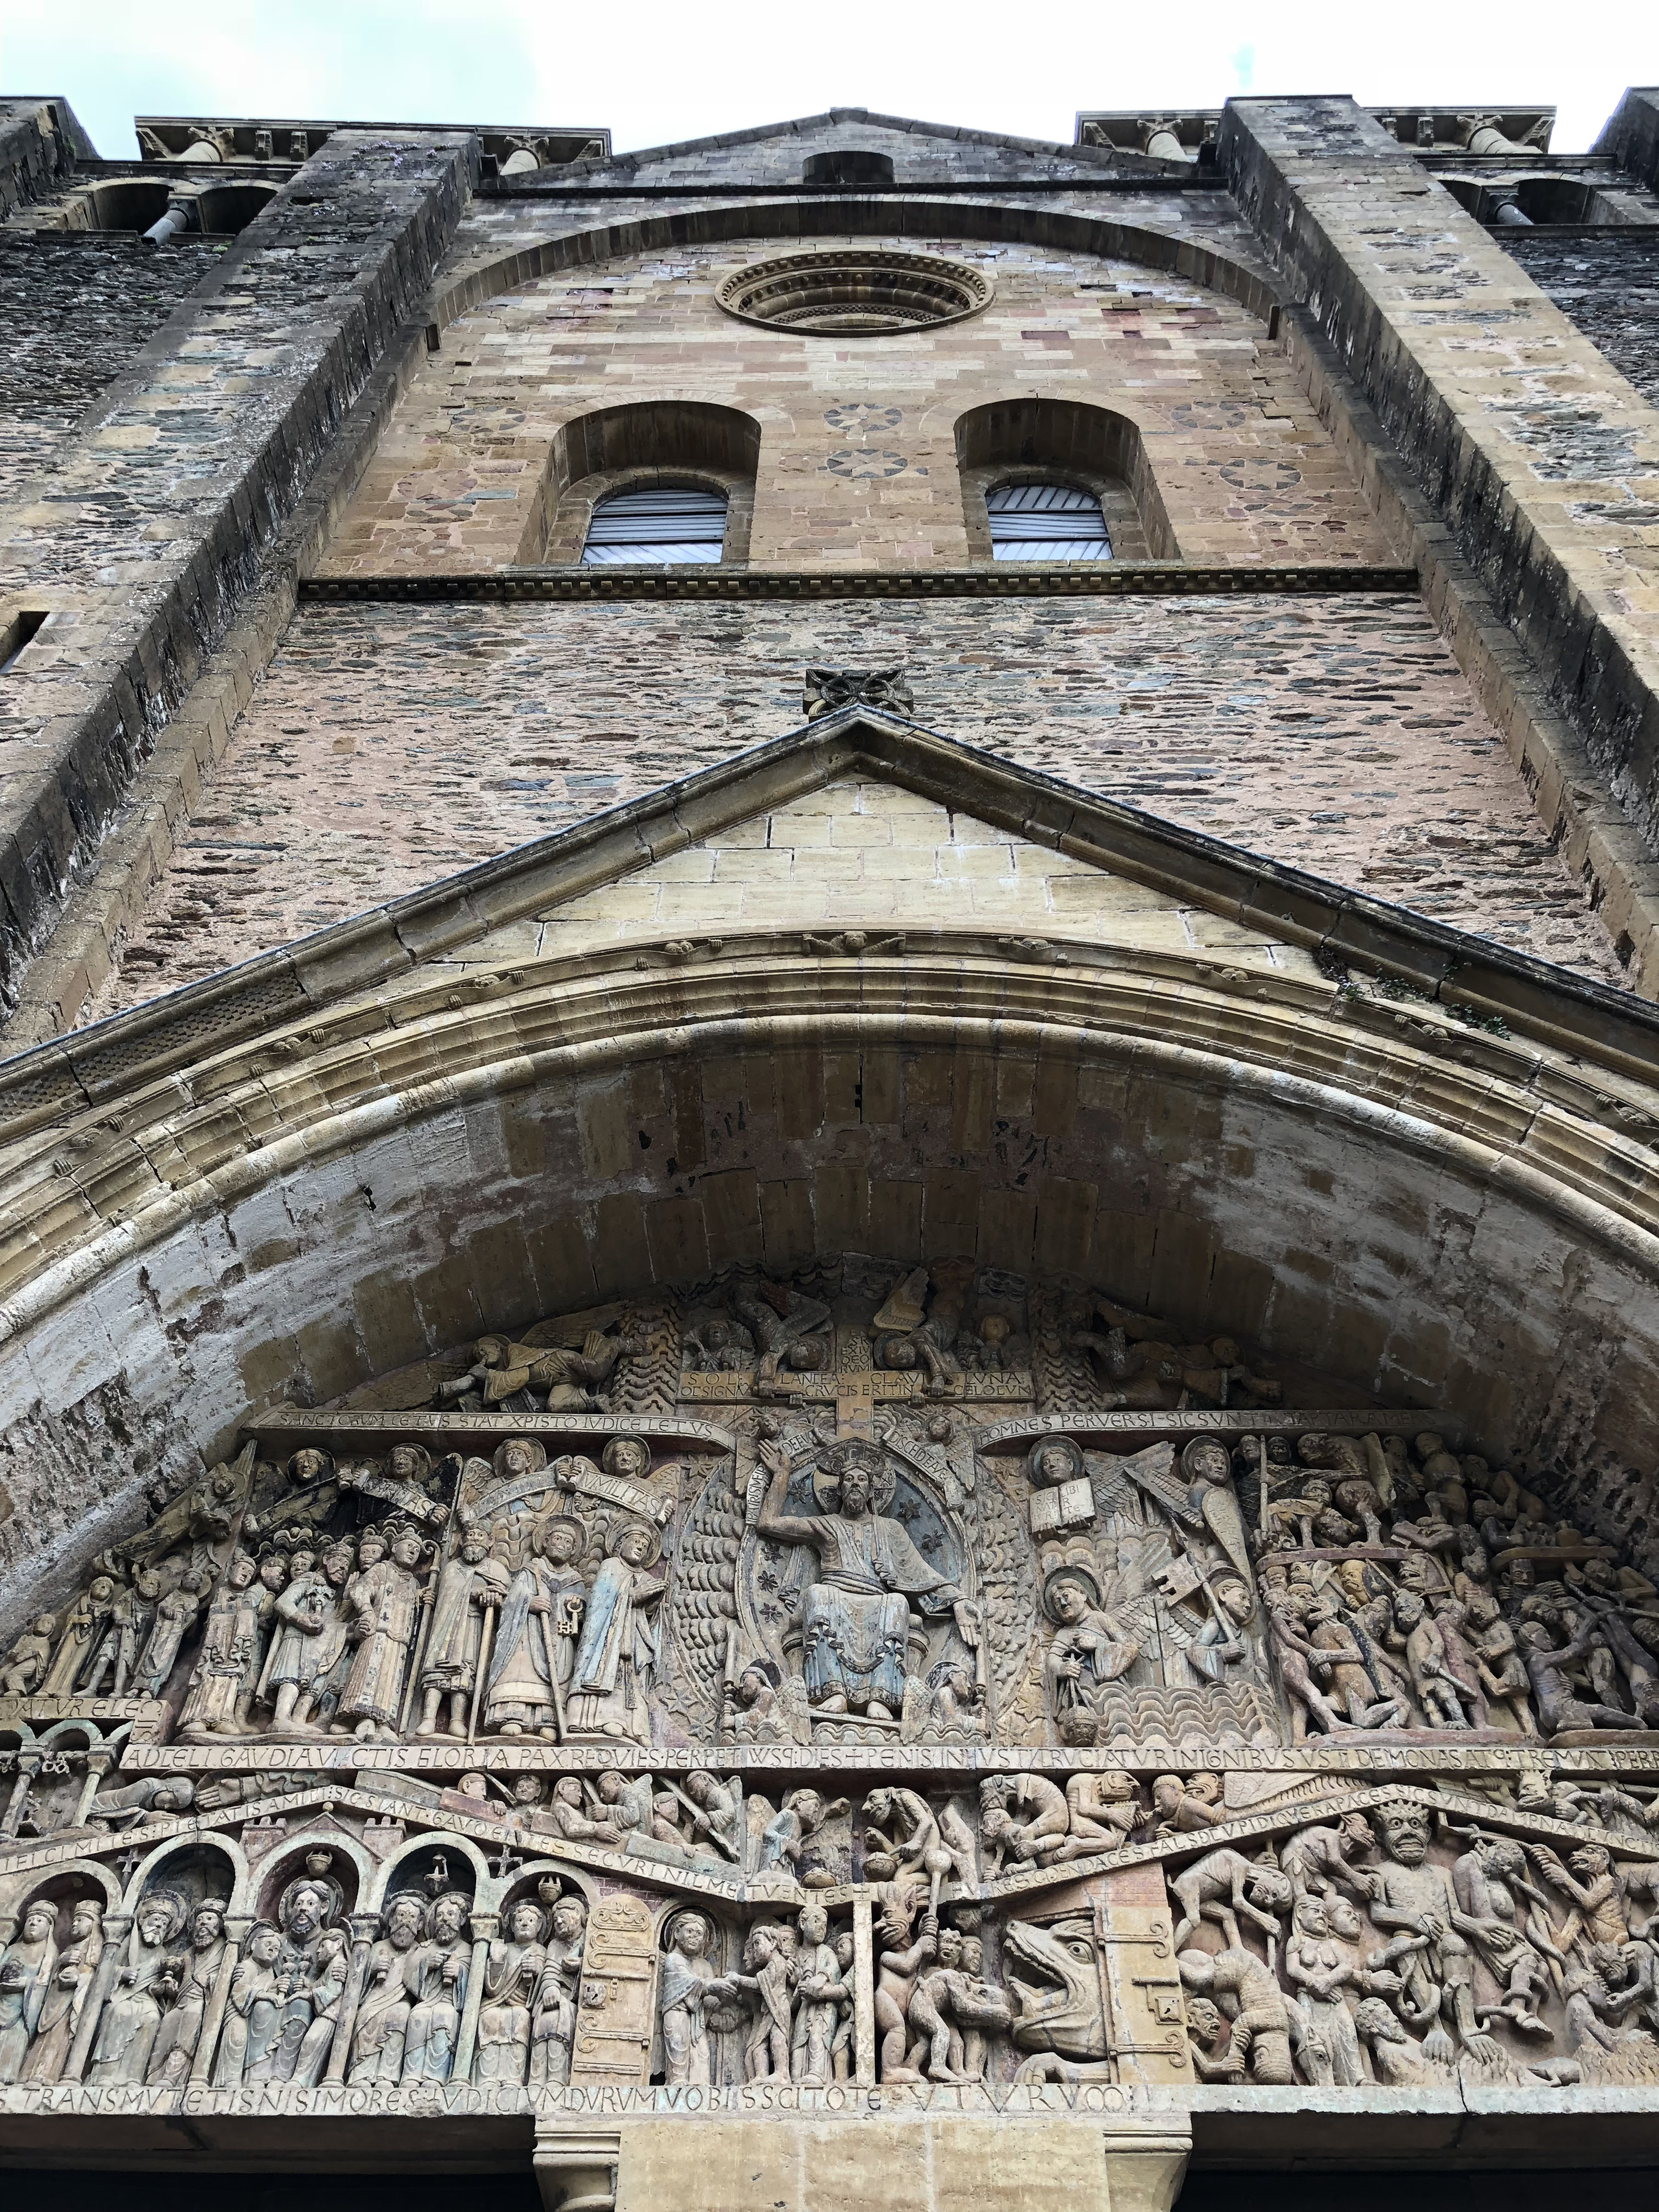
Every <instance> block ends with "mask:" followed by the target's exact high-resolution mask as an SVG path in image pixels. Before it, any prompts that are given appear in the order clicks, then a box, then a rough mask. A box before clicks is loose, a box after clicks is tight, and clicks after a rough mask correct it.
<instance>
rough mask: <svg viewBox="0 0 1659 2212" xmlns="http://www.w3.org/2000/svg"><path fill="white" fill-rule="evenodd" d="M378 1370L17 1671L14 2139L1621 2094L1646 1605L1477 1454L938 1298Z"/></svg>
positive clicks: (1230, 1352) (802, 1303)
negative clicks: (205, 2113) (221, 2104)
mask: <svg viewBox="0 0 1659 2212" xmlns="http://www.w3.org/2000/svg"><path fill="white" fill-rule="evenodd" d="M1296 1371H1297V1373H1299V1374H1303V1375H1305V1374H1306V1372H1307V1371H1308V1370H1305V1369H1302V1370H1296ZM418 1373H419V1376H420V1379H419V1381H418V1383H416V1384H413V1385H411V1387H410V1391H408V1392H405V1393H403V1394H401V1395H404V1396H405V1397H408V1398H410V1400H411V1402H408V1403H404V1404H399V1403H397V1402H395V1401H397V1400H398V1397H399V1395H400V1393H399V1391H398V1389H397V1388H396V1387H395V1385H392V1384H389V1383H380V1384H377V1385H376V1386H375V1387H374V1390H373V1391H372V1392H368V1393H364V1394H363V1395H362V1402H361V1403H354V1402H353V1401H351V1400H349V1399H348V1400H346V1401H342V1402H341V1404H339V1405H338V1406H337V1407H331V1408H325V1409H322V1410H319V1411H306V1410H301V1409H283V1410H281V1411H279V1412H278V1413H276V1414H275V1415H271V1416H269V1417H266V1418H264V1419H261V1420H258V1421H257V1422H254V1423H252V1424H251V1425H249V1427H248V1429H247V1430H246V1432H245V1438H244V1442H243V1446H242V1449H241V1450H240V1453H239V1454H238V1455H237V1456H236V1457H235V1458H234V1459H233V1460H230V1461H228V1462H224V1463H222V1464H221V1465H217V1466H215V1467H212V1468H206V1469H204V1470H203V1471H202V1472H201V1473H200V1474H197V1475H196V1476H195V1477H194V1478H192V1479H191V1480H189V1481H187V1482H186V1483H185V1485H184V1486H182V1487H180V1488H179V1489H177V1490H176V1491H174V1492H173V1493H172V1494H170V1495H157V1496H155V1498H153V1499H152V1500H151V1506H150V1510H149V1516H148V1518H147V1520H146V1522H145V1525H144V1526H143V1528H141V1529H140V1530H139V1531H138V1532H137V1533H136V1534H133V1535H131V1536H130V1537H128V1538H126V1539H125V1540H124V1541H121V1542H118V1543H117V1544H114V1545H112V1547H109V1548H108V1549H107V1550H106V1551H105V1552H103V1553H100V1555H99V1556H98V1557H97V1558H96V1559H94V1560H93V1561H92V1562H91V1563H90V1565H89V1566H88V1570H87V1571H86V1573H85V1575H84V1576H83V1577H82V1583H81V1586H80V1588H79V1589H78V1591H77V1592H76V1595H75V1596H74V1598H73V1599H72V1601H70V1603H69V1604H68V1605H67V1606H61V1605H60V1606H58V1607H52V1608H51V1609H49V1610H48V1609H42V1610H40V1611H38V1612H36V1613H34V1614H33V1616H32V1617H29V1618H27V1619H26V1620H23V1621H22V1622H21V1625H20V1626H18V1628H17V1630H16V1632H15V1634H14V1635H13V1636H12V1638H11V1640H10V1642H9V1647H8V1648H7V1650H6V1651H5V1654H4V1656H3V1657H0V1769H3V1773H0V1789H3V1790H4V1793H5V1796H4V1809H3V1814H0V1947H3V1948H0V2097H3V2098H4V2099H5V2100H8V2102H10V2103H18V2104H20V2106H21V2107H27V2108H30V2109H33V2107H34V2106H38V2105H39V2104H40V2103H41V2102H42V2100H46V2101H48V2102H50V2101H52V2100H56V2101H57V2102H58V2103H59V2104H61V2103H63V2101H64V2100H70V2102H71V2103H73V2102H74V2101H75V2100H92V2101H93V2102H94V2104H96V2102H97V2100H100V2099H102V2100H107V2099H110V2098H112V2097H115V2096H116V2095H117V2094H119V2095H120V2096H122V2097H125V2098H128V2099H130V2100H137V2101H138V2102H139V2103H149V2102H155V2103H156V2104H158V2105H159V2106H166V2107H167V2109H173V2108H176V2107H179V2106H180V2105H181V2104H183V2105H190V2104H194V2105H195V2106H199V2107H200V2108H201V2109H204V2110H206V2109H212V2108H215V2106H214V2100H217V2099H221V2098H235V2097H246V2096H247V2095H248V2094H250V2093H257V2094H258V2097H259V2098H260V2099H261V2100H263V2101H264V2103H266V2104H268V2105H270V2108H271V2109H286V2108H289V2107H290V2106H291V2107H292V2108H293V2109H295V2110H301V2109H305V2110H331V2109H337V2110H340V2111H348V2110H350V2111H357V2110H368V2109H377V2110H378V2109H403V2108H404V2107H405V2106H407V2107H410V2108H428V2107H430V2108H434V2109H436V2108H438V2107H440V2106H442V2107H449V2106H455V2105H456V2104H457V2103H458V2101H459V2103H460V2104H462V2105H463V2106H464V2107H465V2109H478V2108H482V2107H483V2106H488V2107H489V2108H490V2109H503V2110H509V2109H520V2108H524V2109H529V2108H531V2107H532V2106H535V2107H540V2106H557V2107H571V2108H574V2109H578V2110H580V2109H586V2106H585V2105H584V2103H583V2100H585V2099H589V2098H592V2097H596V2096H599V2094H601V2093H604V2094H607V2095H611V2094H619V2093H623V2092H624V2091H625V2092H627V2093H628V2094H629V2095H630V2096H635V2097H637V2098H639V2099H641V2100H644V2102H645V2103H646V2104H647V2105H648V2104H649V2103H651V2101H652V2100H653V2099H654V2100H677V2099H678V2100H684V2099H686V2098H690V2097H691V2096H693V2094H694V2093H695V2094H696V2099H697V2100H698V2101H697V2102H696V2103H694V2104H690V2105H685V2104H684V2102H683V2101H682V2102H681V2103H678V2104H675V2105H674V2107H673V2108H674V2109H687V2110H695V2109H715V2108H718V2107H719V2106H720V2103H721V2100H723V2099H725V2100H729V2099H731V2098H733V2097H738V2096H742V2095H747V2094H749V2093H751V2092H758V2091H759V2090H760V2089H762V2088H763V2087H767V2088H769V2087H778V2086H781V2085H786V2084H787V2086H788V2088H789V2091H790V2093H791V2094H792V2095H793V2096H798V2097H800V2098H804V2099H805V2100H806V2101H807V2102H808V2103H809V2104H811V2103H814V2102H816V2103H817V2104H818V2105H820V2106H823V2109H825V2110H831V2111H834V2110H844V2109H852V2108H853V2107H854V2106H855V2105H856V2104H857V2103H858V2101H859V2100H860V2099H867V2098H868V2096H869V2095H870V2094H871V2093H875V2092H877V2091H879V2092H881V2093H884V2094H888V2093H891V2094H893V2095H896V2096H897V2097H899V2098H900V2099H901V2100H903V2099H905V2098H912V2099H915V2098H921V2099H924V2100H925V2099H928V2098H931V2097H933V2096H934V2095H935V2094H936V2093H942V2092H943V2091H945V2090H946V2089H948V2090H949V2091H950V2093H951V2094H952V2095H953V2096H954V2097H956V2098H957V2099H958V2100H961V2099H966V2100H968V2102H969V2106H971V2105H972V2104H973V2103H974V2101H975V2100H983V2101H984V2102H985V2103H986V2104H987V2108H989V2107H990V2106H996V2107H997V2108H999V2109H1004V2108H1006V2107H1007V2106H1008V2103H1009V2100H1011V2099H1012V2100H1019V2099H1022V2098H1023V2099H1027V2100H1042V2099H1043V2098H1046V2097H1048V2095H1050V2093H1052V2091H1053V2089H1054V2085H1056V2084H1060V2085H1064V2084H1073V2083H1083V2084H1085V2085H1102V2086H1103V2089H1105V2090H1108V2091H1110V2090H1112V2089H1113V2087H1114V2085H1116V2087H1120V2088H1121V2087H1123V2086H1124V2085H1133V2084H1136V2083H1143V2084H1144V2083H1163V2084H1166V2085H1167V2084H1182V2083H1204V2082H1208V2083H1221V2084H1225V2085H1231V2087H1234V2088H1236V2089H1237V2090H1239V2091H1240V2092H1242V2093H1248V2092H1249V2089H1250V2088H1251V2087H1252V2086H1253V2085H1261V2086H1264V2087H1266V2086H1274V2087H1284V2086H1287V2085H1291V2084H1295V2083H1297V2082H1300V2083H1304V2084H1306V2085H1309V2086H1310V2087H1319V2088H1328V2089H1352V2090H1354V2091H1356V2092H1358V2091H1361V2090H1363V2089H1364V2088H1366V2087H1379V2088H1412V2089H1424V2088H1431V2087H1435V2086H1436V2085H1438V2084H1449V2083H1453V2082H1455V2081H1456V2080H1457V2079H1459V2078H1460V2077H1462V2078H1463V2079H1465V2080H1474V2081H1478V2082H1480V2083H1484V2084H1486V2085H1488V2086H1497V2087H1504V2086H1510V2087H1516V2086H1518V2087H1528V2088H1532V2089H1541V2090H1546V2091H1560V2090H1565V2089H1568V2088H1570V2087H1572V2086H1574V2085H1577V2084H1589V2085H1621V2084H1622V2085H1630V2084H1637V2085H1641V2084H1650V2083H1652V2082H1655V2081H1659V1979H1656V1977H1659V1838H1656V1836H1655V1829H1656V1826H1659V1595H1656V1592H1655V1589H1654V1586H1653V1584H1652V1583H1650V1581H1649V1580H1648V1579H1647V1578H1646V1577H1644V1575H1643V1574H1642V1573H1641V1572H1640V1571H1638V1569H1637V1568H1636V1567H1635V1566H1634V1565H1632V1564H1631V1563H1630V1562H1629V1561H1628V1560H1626V1559H1623V1558H1621V1557H1620V1556H1619V1555H1618V1553H1616V1552H1615V1551H1614V1550H1613V1547H1609V1546H1608V1545H1607V1544H1605V1543H1603V1542H1601V1541H1597V1540H1596V1539H1595V1538H1594V1537H1593V1536H1592V1535H1590V1534H1587V1533H1586V1532H1585V1531H1584V1530H1583V1529H1581V1528H1579V1527H1578V1526H1577V1523H1576V1522H1574V1521H1573V1520H1572V1519H1571V1516H1568V1515H1566V1514H1565V1513H1564V1512H1563V1511H1562V1510H1559V1507H1558V1506H1557V1504H1555V1503H1554V1502H1553V1492H1551V1491H1550V1490H1549V1489H1548V1486H1547V1485H1546V1484H1544V1483H1543V1482H1542V1481H1540V1482H1539V1483H1538V1484H1537V1485H1536V1486H1534V1485H1532V1484H1529V1483H1528V1482H1525V1481H1523V1480H1521V1479H1520V1478H1519V1477H1518V1476H1517V1475H1516V1474H1514V1473H1512V1472H1510V1470H1507V1469H1505V1468H1498V1467H1493V1466H1491V1465H1489V1464H1488V1463H1487V1462H1486V1461H1485V1460H1484V1459H1482V1458H1480V1456H1479V1455H1475V1454H1474V1453H1473V1452H1468V1451H1463V1450H1460V1449H1456V1445H1457V1442H1458V1438H1457V1433H1456V1429H1455V1409H1453V1410H1449V1412H1448V1413H1447V1414H1446V1415H1445V1416H1444V1418H1443V1419H1442V1420H1439V1421H1436V1420H1434V1419H1431V1417H1430V1416H1428V1415H1426V1414H1424V1413H1419V1412H1412V1411H1407V1410H1401V1409H1390V1408H1387V1407H1378V1406H1376V1405H1373V1404H1367V1403H1364V1402H1362V1401H1360V1400H1359V1398H1358V1394H1356V1393H1355V1392H1354V1391H1352V1389H1345V1388H1344V1386H1342V1385H1341V1384H1340V1383H1334V1382H1333V1383H1329V1384H1328V1385H1326V1386H1325V1387H1324V1389H1322V1392H1320V1393H1319V1394H1317V1395H1320V1396H1321V1397H1322V1401H1323V1402H1322V1404H1321V1405H1318V1406H1316V1407H1313V1408H1312V1409H1310V1410H1306V1409H1298V1408H1297V1407H1292V1406H1290V1405H1287V1404H1286V1403H1285V1395H1286V1385H1285V1371H1284V1370H1280V1369H1279V1368H1278V1367H1276V1365H1275V1364H1274V1363H1273V1361H1272V1360H1269V1359H1266V1358H1261V1357H1258V1356H1257V1355H1255V1353H1254V1352H1252V1351H1251V1350H1250V1348H1249V1347H1248V1346H1241V1345H1239V1344H1237V1343H1234V1342H1231V1341H1230V1340H1227V1339H1225V1338H1216V1339H1212V1340H1210V1341H1208V1342H1205V1343H1188V1342H1185V1341H1182V1339H1181V1337H1180V1335H1179V1334H1178V1332H1176V1331H1174V1330H1172V1329H1170V1328H1168V1327H1166V1326H1164V1324H1162V1323H1160V1322H1158V1320H1157V1319H1156V1318H1155V1317H1152V1316H1146V1315H1142V1314H1138V1313H1134V1312H1132V1311H1129V1310H1125V1309H1122V1308H1120V1307H1118V1306H1116V1305H1115V1304H1112V1303H1111V1302H1110V1301H1109V1300H1107V1299H1105V1298H1103V1297H1099V1296H1097V1295H1094V1294H1091V1293H1087V1292H1085V1291H1082V1290H1080V1289H1079V1288H1077V1287H1076V1286H1071V1287H1067V1286H1064V1285H1049V1284H1044V1285H1028V1284H1027V1283H1026V1282H1024V1280H1023V1279H1019V1278H1017V1277H1013V1276H1010V1275H1006V1274H1004V1273H1000V1272H997V1271H993V1270H983V1269H975V1267H973V1266H972V1265H971V1263H969V1262H966V1261H963V1262H961V1263H956V1264H951V1263H938V1264H936V1265H934V1266H933V1267H931V1268H929V1267H917V1268H914V1269H905V1268H902V1267H895V1266H892V1265H889V1264H883V1263H878V1262H875V1261H867V1260H862V1259H853V1258H849V1259H848V1260H846V1261H842V1262H839V1263H836V1264H835V1265H833V1266H824V1267H819V1268H817V1269H815V1270H813V1271H811V1272H808V1273H801V1274H799V1275H797V1276H795V1277H793V1278H791V1279H780V1278H777V1277H775V1276H770V1275H766V1274H763V1273H759V1272H758V1271H741V1272H736V1273H731V1274H728V1275H726V1276H723V1277H721V1278H720V1279H715V1280H713V1281H710V1282H708V1283H707V1284H706V1285H703V1286H702V1288H701V1289H700V1290H698V1291H696V1292H694V1293H692V1294H690V1295H688V1296H687V1297H684V1298H680V1299H675V1298H671V1297H665V1296H663V1295H661V1294H653V1297H651V1298H650V1299H648V1300H646V1299H641V1300H638V1301H633V1302H627V1303H622V1304H613V1305H608V1306H603V1307H599V1308H595V1309H592V1310H590V1311H587V1312H585V1313H579V1314H571V1315H562V1316H553V1317H550V1318H549V1319H548V1320H546V1321H544V1322H541V1323H538V1325H537V1326H536V1327H534V1328H529V1329H527V1330H526V1331H525V1332H524V1333H523V1334H522V1336H519V1337H513V1336H490V1337H485V1338H483V1339H482V1340H479V1341H478V1342H477V1343H476V1344H473V1345H471V1346H465V1347H463V1348H462V1349H461V1350H460V1351H459V1352H457V1353H456V1354H455V1355H454V1356H453V1358H450V1359H448V1360H447V1361H441V1362H439V1363H436V1364H435V1365H431V1366H429V1367H428V1368H427V1369H425V1370H418ZM1299 1395H1303V1396H1304V1397H1306V1396H1307V1395H1308V1393H1307V1391H1306V1389H1305V1386H1304V1388H1303V1389H1301V1391H1300V1392H1299ZM414 1401H418V1402H414ZM351 2100H356V2101H355V2102H354V2101H351ZM469 2100H470V2101H469Z"/></svg>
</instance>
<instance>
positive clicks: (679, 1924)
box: [659, 1905, 720, 1958]
mask: <svg viewBox="0 0 1659 2212" xmlns="http://www.w3.org/2000/svg"><path fill="white" fill-rule="evenodd" d="M694 1920H695V1921H696V1923H697V1925H698V1926H699V1927H700V1928H702V1929H703V1931H704V1936H705V1941H704V1943H703V1956H704V1958H707V1957H708V1954H709V1953H710V1951H712V1950H713V1949H714V1946H715V1944H716V1943H717V1942H718V1941H719V1939H720V1930H719V1929H718V1928H717V1927H716V1926H715V1924H714V1915H713V1914H712V1913H708V1912H705V1911H702V1908H701V1906H698V1905H682V1906H681V1907H680V1909H679V1911H678V1912H671V1913H670V1914H669V1916H668V1917H667V1918H666V1919H665V1921H664V1922H663V1923H662V1932H661V1936H660V1938H659V1940H660V1942H661V1944H662V1948H663V1949H664V1950H665V1951H678V1948H679V1947H680V1934H681V1931H682V1929H684V1927H685V1926H686V1924H687V1923H688V1922H690V1921H694Z"/></svg>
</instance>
